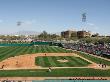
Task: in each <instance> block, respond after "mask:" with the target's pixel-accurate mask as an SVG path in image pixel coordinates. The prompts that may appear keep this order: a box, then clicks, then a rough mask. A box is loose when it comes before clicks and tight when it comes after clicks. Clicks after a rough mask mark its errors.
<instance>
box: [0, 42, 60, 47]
mask: <svg viewBox="0 0 110 82" xmlns="http://www.w3.org/2000/svg"><path fill="white" fill-rule="evenodd" d="M33 45H49V46H59V47H62V44H61V43H55V42H30V43H0V46H33Z"/></svg>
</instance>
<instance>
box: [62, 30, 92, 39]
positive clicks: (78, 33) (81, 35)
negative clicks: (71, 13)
mask: <svg viewBox="0 0 110 82" xmlns="http://www.w3.org/2000/svg"><path fill="white" fill-rule="evenodd" d="M61 37H62V38H71V37H78V38H84V37H91V33H90V32H87V31H83V30H82V31H72V30H67V31H63V32H61Z"/></svg>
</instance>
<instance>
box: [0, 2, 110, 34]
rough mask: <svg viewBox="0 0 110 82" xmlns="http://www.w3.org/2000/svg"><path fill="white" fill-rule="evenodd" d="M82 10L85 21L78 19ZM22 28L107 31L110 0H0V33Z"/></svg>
mask: <svg viewBox="0 0 110 82" xmlns="http://www.w3.org/2000/svg"><path fill="white" fill-rule="evenodd" d="M83 13H86V22H82V14H83ZM18 21H20V22H22V23H21V25H20V26H17V22H18ZM22 30H26V31H36V32H42V31H44V30H45V31H47V32H49V33H56V32H61V31H65V30H76V31H78V30H87V31H91V32H92V33H99V34H101V35H110V0H0V33H13V32H17V31H22Z"/></svg>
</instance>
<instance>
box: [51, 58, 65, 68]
mask: <svg viewBox="0 0 110 82" xmlns="http://www.w3.org/2000/svg"><path fill="white" fill-rule="evenodd" d="M52 59H53V61H54V62H55V64H56V67H63V65H62V64H61V63H59V61H57V59H58V58H57V57H56V56H52Z"/></svg>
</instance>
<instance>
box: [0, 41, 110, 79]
mask: <svg viewBox="0 0 110 82" xmlns="http://www.w3.org/2000/svg"><path fill="white" fill-rule="evenodd" d="M70 45H71V44H67V43H65V44H64V43H55V42H46V41H40V42H39V41H37V42H33V41H32V42H30V43H1V44H0V46H1V47H0V54H1V55H0V77H10V78H11V80H12V79H13V78H14V77H15V78H16V79H17V80H19V78H18V77H25V79H26V77H27V78H28V79H30V80H32V79H35V80H38V79H41V80H42V79H58V78H57V77H59V79H77V78H79V79H84V78H85V77H86V78H88V79H94V77H95V79H110V78H109V76H110V60H109V59H107V58H104V57H101V56H97V55H92V54H88V53H86V52H84V51H81V50H77V49H76V50H75V49H73V48H72V47H71V46H70ZM69 47H70V48H69ZM12 77H13V78H12ZM30 77H33V78H30ZM41 77H42V78H41ZM15 78H14V79H15ZM8 79H9V78H8ZM22 79H24V78H22Z"/></svg>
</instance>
